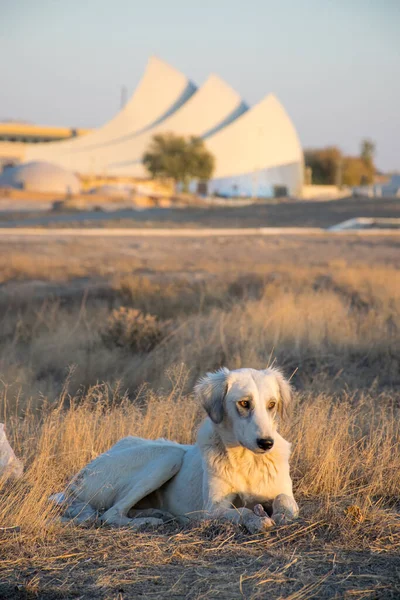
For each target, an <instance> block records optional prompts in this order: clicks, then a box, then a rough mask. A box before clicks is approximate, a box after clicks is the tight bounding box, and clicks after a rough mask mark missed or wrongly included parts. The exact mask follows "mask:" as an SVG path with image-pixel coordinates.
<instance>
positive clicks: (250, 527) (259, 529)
mask: <svg viewBox="0 0 400 600" xmlns="http://www.w3.org/2000/svg"><path fill="white" fill-rule="evenodd" d="M243 525H244V526H245V527H246V529H247V531H248V532H249V533H264V532H265V531H268V529H271V527H274V525H275V523H274V521H273V520H272V519H270V518H269V517H268V516H266V517H259V516H257V515H256V514H253V515H251V516H249V517H247V518H246V520H245V521H244V523H243Z"/></svg>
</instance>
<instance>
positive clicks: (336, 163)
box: [304, 139, 375, 186]
mask: <svg viewBox="0 0 400 600" xmlns="http://www.w3.org/2000/svg"><path fill="white" fill-rule="evenodd" d="M374 154H375V144H374V142H372V141H371V140H368V139H365V140H363V141H362V142H361V152H360V156H344V155H343V154H342V152H341V151H340V150H339V148H336V147H335V146H328V147H327V148H320V149H319V148H317V149H310V150H306V151H305V152H304V156H305V163H306V166H307V167H310V168H311V171H312V182H313V183H314V184H319V185H339V186H340V185H341V184H344V185H349V186H355V185H366V184H369V183H372V182H373V181H374V175H375V165H374Z"/></svg>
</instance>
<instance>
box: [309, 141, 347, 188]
mask: <svg viewBox="0 0 400 600" xmlns="http://www.w3.org/2000/svg"><path fill="white" fill-rule="evenodd" d="M304 158H305V162H306V166H307V167H311V170H312V181H313V183H315V184H318V185H335V184H336V183H337V177H338V172H339V169H340V168H341V163H342V160H343V157H342V153H341V152H340V150H339V148H336V146H328V147H327V148H321V149H310V150H306V151H305V153H304Z"/></svg>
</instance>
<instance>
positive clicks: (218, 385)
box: [194, 368, 229, 424]
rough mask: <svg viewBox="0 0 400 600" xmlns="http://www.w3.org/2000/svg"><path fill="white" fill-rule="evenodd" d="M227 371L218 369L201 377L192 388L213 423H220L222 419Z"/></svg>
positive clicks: (226, 388)
mask: <svg viewBox="0 0 400 600" xmlns="http://www.w3.org/2000/svg"><path fill="white" fill-rule="evenodd" d="M228 375H229V371H228V369H225V368H223V369H220V370H219V371H216V372H215V373H207V375H205V376H204V377H201V378H200V379H199V380H198V382H197V383H196V385H195V387H194V392H195V394H196V396H197V397H198V398H200V400H201V402H202V404H203V406H204V408H205V410H206V411H207V414H208V416H209V417H210V419H211V420H212V421H214V423H217V424H218V423H221V422H222V419H223V418H224V398H225V396H226V394H227V392H228Z"/></svg>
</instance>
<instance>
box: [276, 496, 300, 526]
mask: <svg viewBox="0 0 400 600" xmlns="http://www.w3.org/2000/svg"><path fill="white" fill-rule="evenodd" d="M272 511H273V512H272V518H273V519H274V521H275V523H276V524H277V525H287V524H288V523H290V522H291V521H293V520H294V519H296V517H297V516H298V514H299V507H298V506H297V503H296V501H295V499H294V498H292V497H291V496H287V495H286V494H279V496H277V497H276V498H275V500H274V502H273V504H272Z"/></svg>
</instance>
